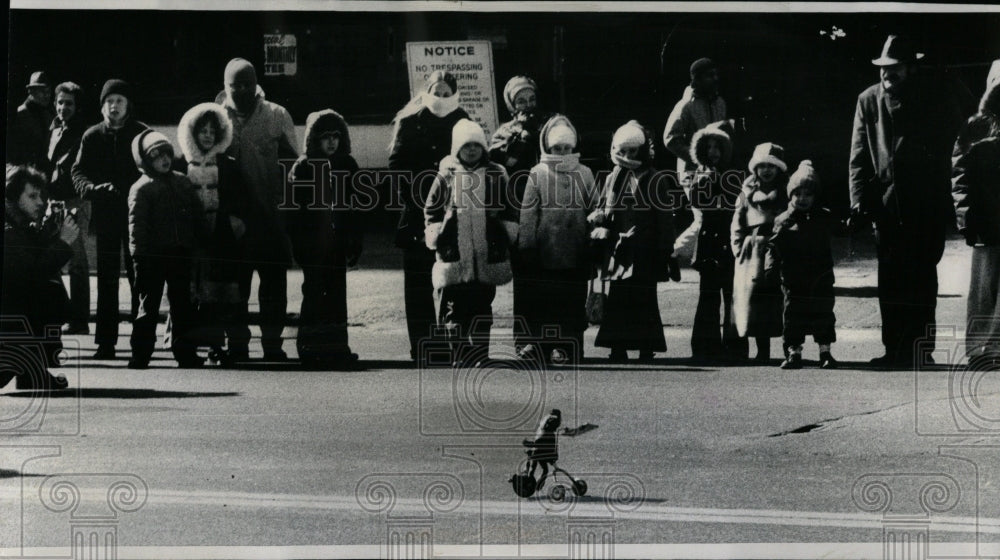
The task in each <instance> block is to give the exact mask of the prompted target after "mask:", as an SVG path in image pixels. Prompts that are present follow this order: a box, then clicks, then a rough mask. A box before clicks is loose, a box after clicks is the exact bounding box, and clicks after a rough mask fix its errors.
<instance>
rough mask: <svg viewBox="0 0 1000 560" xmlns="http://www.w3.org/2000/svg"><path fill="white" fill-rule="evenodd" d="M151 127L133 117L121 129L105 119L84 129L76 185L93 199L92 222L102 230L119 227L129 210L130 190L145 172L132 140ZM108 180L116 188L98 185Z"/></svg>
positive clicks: (82, 192) (74, 178)
mask: <svg viewBox="0 0 1000 560" xmlns="http://www.w3.org/2000/svg"><path fill="white" fill-rule="evenodd" d="M148 128H149V127H147V126H146V125H145V124H143V123H141V122H139V121H137V120H133V119H129V120H128V121H126V122H125V125H124V126H123V127H121V128H119V129H114V128H111V127H110V126H108V124H107V123H106V122H101V123H98V124H96V125H94V126H92V127H90V128H88V129H87V132H84V133H83V138H82V139H81V140H80V152H79V154H77V158H76V162H75V163H74V164H73V185H74V186H75V187H76V192H77V193H78V194H79V195H80V196H81V197H82V198H83V199H84V200H90V201H91V202H92V208H93V219H92V222H91V223H94V224H95V225H96V228H97V231H98V232H100V231H101V228H102V227H116V226H115V224H116V221H117V220H118V219H121V218H120V217H121V216H125V215H126V214H127V213H128V197H129V190H130V189H131V188H132V185H133V184H135V182H136V181H137V180H138V179H139V176H140V175H142V173H141V172H140V171H139V169H138V168H137V167H136V164H135V157H134V156H133V155H132V140H133V139H134V138H135V137H136V136H138V135H139V133H140V132H142V131H144V130H147V129H148ZM104 183H111V185H112V186H113V187H114V189H113V190H112V191H107V190H103V189H101V190H98V189H96V188H95V187H97V186H99V185H102V184H104Z"/></svg>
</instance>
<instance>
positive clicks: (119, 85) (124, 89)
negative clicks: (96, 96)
mask: <svg viewBox="0 0 1000 560" xmlns="http://www.w3.org/2000/svg"><path fill="white" fill-rule="evenodd" d="M115 93H117V94H118V95H121V96H124V97H125V99H128V100H129V101H131V100H132V88H131V86H129V85H128V82H126V81H125V80H119V79H117V78H115V79H111V80H108V81H106V82H104V87H103V88H101V104H102V105H103V104H104V99H105V98H107V97H108V96H109V95H112V94H115Z"/></svg>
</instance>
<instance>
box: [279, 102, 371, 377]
mask: <svg viewBox="0 0 1000 560" xmlns="http://www.w3.org/2000/svg"><path fill="white" fill-rule="evenodd" d="M304 151H305V155H303V156H302V157H300V158H299V160H298V161H296V162H295V165H294V167H292V172H291V177H290V180H291V181H292V182H291V183H290V185H292V188H293V189H294V190H293V192H292V196H291V199H292V209H291V210H289V211H287V212H288V214H289V215H288V216H287V217H286V218H285V223H286V224H287V228H288V234H289V237H290V238H291V240H292V251H293V254H294V256H295V260H296V262H298V263H299V266H301V267H302V276H303V280H302V309H301V311H300V313H299V317H300V324H299V335H298V339H297V341H296V345H297V347H298V351H299V359H300V360H301V361H302V364H303V365H305V366H307V367H311V368H323V369H348V368H351V367H353V366H354V365H355V364H356V362H357V360H358V355H357V354H355V353H353V352H351V347H350V346H349V345H348V342H347V268H348V267H349V266H354V265H355V264H356V263H357V260H358V257H359V255H360V253H361V231H360V230H361V223H360V220H359V219H358V217H357V216H355V215H354V214H355V212H354V211H353V210H352V209H351V203H352V199H353V195H354V176H355V174H356V173H357V171H358V164H357V162H356V161H354V158H353V157H351V137H350V133H349V132H348V129H347V122H346V121H345V120H344V118H343V117H342V116H340V114H338V113H336V112H334V111H332V110H330V109H326V110H324V111H319V112H316V113H311V114H310V115H309V116H308V117H307V118H306V135H305V143H304ZM326 176H328V177H329V178H330V179H329V180H328V181H327V180H324V177H326ZM310 187H311V188H310Z"/></svg>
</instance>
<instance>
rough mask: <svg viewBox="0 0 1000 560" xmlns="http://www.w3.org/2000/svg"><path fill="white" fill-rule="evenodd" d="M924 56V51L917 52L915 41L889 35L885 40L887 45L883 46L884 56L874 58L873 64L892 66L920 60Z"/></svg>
mask: <svg viewBox="0 0 1000 560" xmlns="http://www.w3.org/2000/svg"><path fill="white" fill-rule="evenodd" d="M923 57H924V53H918V52H916V49H915V48H914V47H913V43H911V42H910V40H909V39H907V38H906V37H900V36H898V35H889V37H888V38H887V39H886V40H885V45H883V46H882V56H880V57H878V58H876V59H874V60H872V64H874V65H875V66H892V65H893V64H901V63H906V62H913V61H916V60H920V59H921V58H923Z"/></svg>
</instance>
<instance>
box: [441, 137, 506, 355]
mask: <svg viewBox="0 0 1000 560" xmlns="http://www.w3.org/2000/svg"><path fill="white" fill-rule="evenodd" d="M508 189H509V184H508V181H507V173H506V172H505V171H504V169H503V167H501V166H500V165H498V164H495V163H492V162H490V158H489V155H488V154H487V152H486V134H485V133H484V132H483V129H482V128H481V127H480V126H479V125H478V124H476V123H474V122H472V121H470V120H468V119H462V120H461V121H459V122H458V123H457V124H456V125H455V128H454V129H453V130H452V135H451V155H450V156H447V157H445V158H444V159H443V160H441V168H440V171H439V174H438V178H437V179H436V180H435V181H434V185H433V186H432V187H431V191H430V194H429V195H428V197H427V206H426V208H425V210H424V216H425V223H426V230H425V232H424V238H425V240H426V242H427V247H428V248H429V249H431V250H433V251H434V252H435V263H434V268H433V269H432V271H431V281H432V283H433V285H434V288H435V289H438V290H440V301H441V306H440V311H439V315H438V325H440V326H443V327H444V328H445V330H446V332H447V336H448V341H449V343H450V345H451V349H452V355H453V357H454V360H455V362H457V363H458V364H461V365H474V364H476V363H478V362H481V361H483V360H486V359H487V358H488V357H489V340H490V328H491V327H492V325H493V307H492V306H493V298H494V296H495V295H496V287H497V286H500V285H503V284H506V283H507V282H510V280H511V277H512V273H511V268H510V250H509V249H510V246H511V245H512V244H513V243H514V241H515V239H516V238H517V219H518V214H517V208H516V204H515V203H514V199H513V193H511V192H509V190H508Z"/></svg>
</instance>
